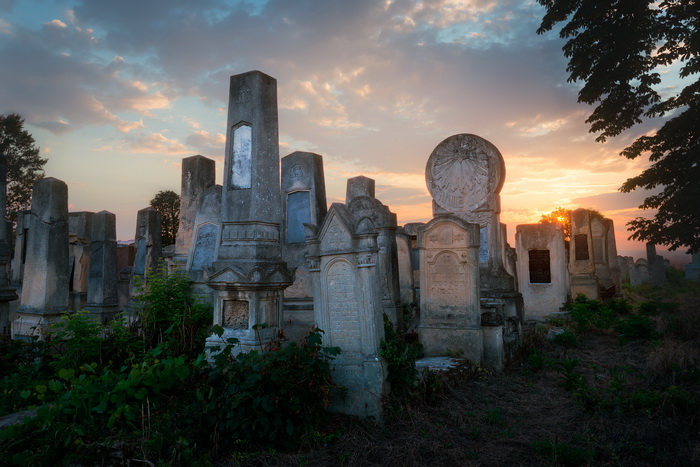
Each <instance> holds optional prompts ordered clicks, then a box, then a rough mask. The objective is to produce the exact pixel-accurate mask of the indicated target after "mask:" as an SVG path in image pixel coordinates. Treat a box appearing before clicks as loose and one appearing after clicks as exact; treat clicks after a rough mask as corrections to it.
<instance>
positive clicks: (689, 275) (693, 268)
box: [685, 253, 700, 282]
mask: <svg viewBox="0 0 700 467" xmlns="http://www.w3.org/2000/svg"><path fill="white" fill-rule="evenodd" d="M685 278H686V279H687V280H689V281H695V282H698V281H700V253H693V254H692V256H691V261H690V264H686V265H685Z"/></svg>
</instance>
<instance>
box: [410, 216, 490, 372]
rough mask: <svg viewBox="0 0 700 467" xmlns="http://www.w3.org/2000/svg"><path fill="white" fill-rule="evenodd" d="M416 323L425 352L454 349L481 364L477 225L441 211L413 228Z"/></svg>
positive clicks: (430, 353)
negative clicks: (415, 236) (418, 286)
mask: <svg viewBox="0 0 700 467" xmlns="http://www.w3.org/2000/svg"><path fill="white" fill-rule="evenodd" d="M418 250H419V255H420V283H421V291H420V310H421V311H420V313H421V317H420V324H419V325H418V328H417V330H416V331H417V332H418V335H419V337H420V341H421V344H422V345H423V350H424V353H425V355H426V356H428V357H432V356H441V355H447V354H449V353H454V352H459V353H463V354H464V356H465V357H466V358H468V359H470V360H471V361H473V362H476V363H480V362H481V359H482V355H483V335H482V329H481V304H480V300H479V282H480V274H479V225H478V224H471V223H468V222H465V221H464V220H462V219H460V218H458V217H456V216H452V215H448V214H443V215H440V216H436V217H434V218H433V219H432V220H431V221H430V222H428V223H427V224H426V225H425V226H422V227H419V228H418Z"/></svg>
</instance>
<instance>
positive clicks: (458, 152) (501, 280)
mask: <svg viewBox="0 0 700 467" xmlns="http://www.w3.org/2000/svg"><path fill="white" fill-rule="evenodd" d="M505 172H506V171H505V163H504V161H503V156H501V153H500V152H499V151H498V149H497V148H496V146H494V145H493V144H491V143H490V142H489V141H487V140H485V139H483V138H481V137H479V136H476V135H471V134H458V135H453V136H450V137H449V138H446V139H445V140H443V141H442V142H441V143H440V144H438V145H437V146H436V147H435V149H434V150H433V152H432V154H431V155H430V158H429V159H428V163H427V166H426V169H425V179H426V184H427V186H428V191H429V192H430V194H431V195H432V197H433V215H434V216H438V215H441V214H453V215H455V216H457V217H459V218H460V219H463V220H464V221H466V222H469V223H474V224H478V225H479V228H480V246H479V266H480V275H481V298H482V300H484V301H487V302H490V303H500V304H502V305H503V307H502V309H503V313H504V318H506V319H507V318H512V319H513V320H515V321H517V322H518V323H519V322H520V321H521V320H522V312H523V309H522V296H521V295H520V294H519V293H518V292H517V290H516V285H515V278H514V277H513V276H512V275H511V274H509V273H508V271H507V270H506V268H505V264H504V261H505V258H504V256H505V236H504V234H503V229H502V226H501V222H500V213H501V200H500V192H501V189H502V188H503V183H504V181H505Z"/></svg>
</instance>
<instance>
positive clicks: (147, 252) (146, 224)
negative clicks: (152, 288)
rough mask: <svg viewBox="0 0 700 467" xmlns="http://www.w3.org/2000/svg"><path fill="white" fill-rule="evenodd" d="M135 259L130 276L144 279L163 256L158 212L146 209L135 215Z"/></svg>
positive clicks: (150, 208)
mask: <svg viewBox="0 0 700 467" xmlns="http://www.w3.org/2000/svg"><path fill="white" fill-rule="evenodd" d="M134 243H135V245H136V257H135V258H134V268H133V270H132V272H131V274H132V276H141V277H144V276H145V275H146V273H147V272H148V270H149V269H154V268H156V267H157V266H158V261H160V258H161V257H162V256H163V246H162V242H161V238H160V212H158V211H157V210H155V209H153V208H152V207H147V208H144V209H141V210H140V211H139V212H138V214H137V215H136V233H135V235H134Z"/></svg>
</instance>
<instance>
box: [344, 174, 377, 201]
mask: <svg viewBox="0 0 700 467" xmlns="http://www.w3.org/2000/svg"><path fill="white" fill-rule="evenodd" d="M358 196H369V197H370V198H374V179H372V178H367V177H365V176H363V175H360V176H358V177H353V178H349V179H348V184H347V188H346V190H345V204H346V205H348V204H350V201H352V200H353V199H355V198H356V197H358Z"/></svg>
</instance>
